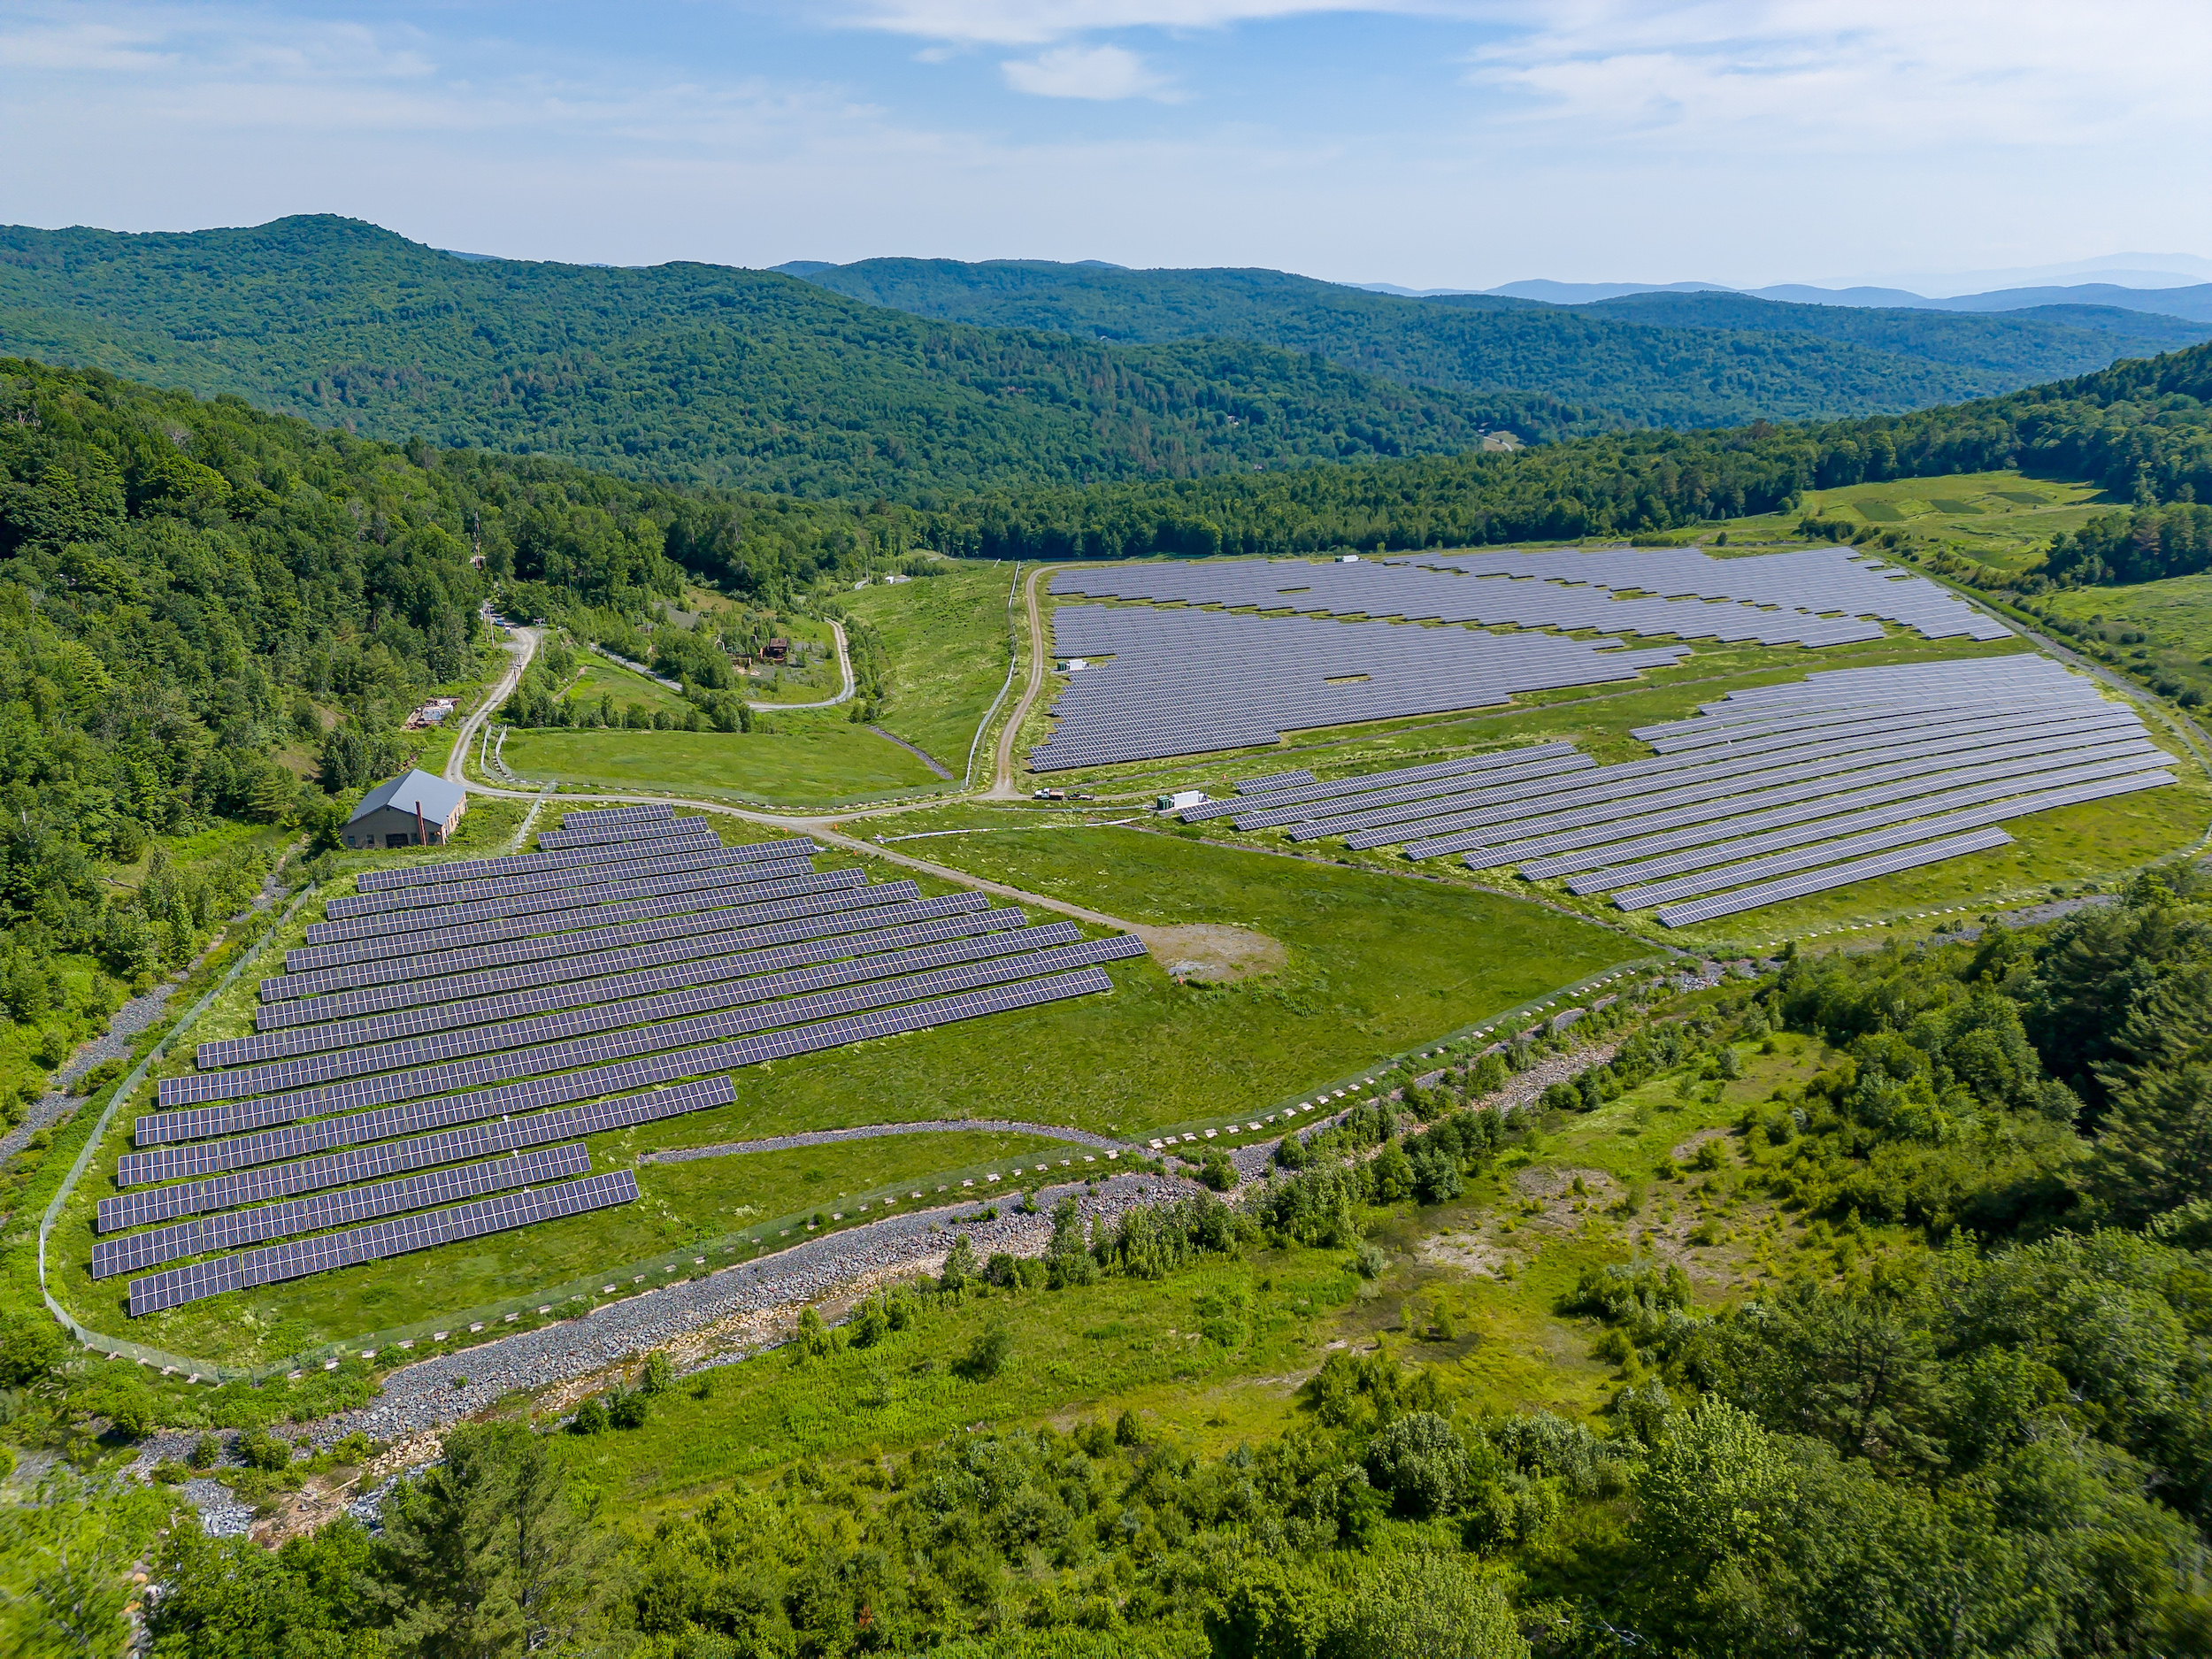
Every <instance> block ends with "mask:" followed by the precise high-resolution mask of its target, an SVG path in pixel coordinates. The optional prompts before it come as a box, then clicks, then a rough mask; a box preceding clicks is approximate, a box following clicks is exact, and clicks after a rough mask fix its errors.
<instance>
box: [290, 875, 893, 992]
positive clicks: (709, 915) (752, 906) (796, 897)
mask: <svg viewBox="0 0 2212 1659" xmlns="http://www.w3.org/2000/svg"><path fill="white" fill-rule="evenodd" d="M917 893H918V888H916V887H915V886H914V884H913V883H912V882H911V881H887V882H885V883H884V884H883V885H882V886H881V887H870V886H869V885H868V877H867V873H866V872H864V871H860V870H825V871H822V872H819V873H818V874H815V875H810V876H800V877H797V878H795V879H793V880H790V881H786V882H780V883H778V884H777V885H776V886H775V887H773V888H769V887H749V888H746V889H744V890H743V891H742V892H741V893H740V894H739V895H738V896H740V897H741V898H743V899H744V900H745V901H746V902H745V903H743V904H733V905H728V906H725V907H719V908H712V907H710V908H708V909H704V910H702V909H700V908H699V907H698V906H697V905H696V904H695V903H694V902H692V901H691V899H690V898H688V897H680V898H676V899H657V900H653V901H650V902H648V903H646V904H645V905H644V906H642V907H641V913H640V914H637V915H634V916H618V917H611V918H606V919H605V920H602V919H601V918H598V917H596V916H595V917H593V918H592V923H593V926H590V927H588V928H585V927H579V928H576V929H573V930H572V931H570V932H568V933H539V934H518V935H511V936H510V937H507V938H504V939H500V940H495V941H493V942H491V943H488V944H484V945H478V946H474V947H465V945H464V944H463V942H462V941H449V944H450V946H451V948H449V949H440V950H435V951H432V952H430V953H428V954H426V955H421V956H384V957H381V958H380V959H377V960H373V961H366V962H357V963H347V964H341V965H339V966H335V967H331V968H325V969H320V970H314V969H310V970H308V971H306V972H298V973H283V974H279V975H278V976H277V977H276V978H274V979H264V980H262V982H261V995H262V998H263V1000H264V1001H265V1002H288V1001H290V1000H292V999H295V998H301V997H319V996H324V995H329V994H331V993H333V992H341V991H350V990H356V989H367V988H371V987H378V986H385V985H391V984H396V983H397V984H403V983H406V982H408V981H411V980H416V979H437V978H441V977H444V976H447V975H451V974H457V973H470V972H477V971H479V970H481V969H485V968H492V967H505V966H517V965H519V964H524V963H531V962H549V961H552V960H554V959H556V958H557V957H561V956H581V955H584V954H586V953H588V952H594V951H601V950H607V949H615V948H617V947H619V946H623V945H629V944H642V943H646V942H649V941H654V940H662V939H680V938H688V937H690V936H692V935H694V934H710V933H726V932H729V931H732V930H735V929H741V928H744V927H748V926H756V925H759V924H764V923H768V922H782V921H791V920H797V919H800V918H806V917H814V916H831V915H835V914H837V913H839V912H841V911H846V910H868V909H872V908H874V907H876V906H878V905H881V904H890V903H897V902H907V901H911V900H913V899H914V897H915V895H916V894H917ZM623 908H624V909H625V910H635V909H639V908H640V907H632V906H624V907H623ZM871 925H872V924H871Z"/></svg>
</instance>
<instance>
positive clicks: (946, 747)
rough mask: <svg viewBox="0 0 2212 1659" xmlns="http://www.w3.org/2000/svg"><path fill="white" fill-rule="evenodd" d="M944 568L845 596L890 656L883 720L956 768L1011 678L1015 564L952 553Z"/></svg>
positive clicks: (964, 759)
mask: <svg viewBox="0 0 2212 1659" xmlns="http://www.w3.org/2000/svg"><path fill="white" fill-rule="evenodd" d="M941 568H942V572H943V573H941V574H940V575H936V576H926V577H922V578H919V579H918V580H914V581H908V582H900V583H898V584H896V585H895V586H887V585H886V584H884V583H882V582H876V583H873V584H872V585H870V586H869V587H867V588H862V589H861V590H860V591H859V592H857V593H853V594H848V595H844V596H843V603H845V605H846V606H847V608H848V609H849V610H850V611H852V613H853V615H854V616H855V617H856V618H859V619H860V620H862V621H864V622H865V623H867V624H868V626H871V627H872V628H873V629H875V631H876V632H877V634H879V635H880V636H881V638H882V641H883V645H884V649H885V651H886V652H887V655H888V656H889V657H890V682H891V697H890V701H889V703H888V704H887V706H886V707H885V709H884V712H883V718H882V719H881V720H880V721H879V724H880V725H881V726H883V728H884V730H886V731H887V732H895V733H898V734H899V735H900V736H901V737H902V738H904V739H905V740H906V741H908V742H910V743H912V744H914V745H916V746H917V747H918V748H919V749H925V750H926V751H927V752H928V753H930V754H932V755H934V756H935V757H937V758H938V760H939V761H941V762H942V763H943V764H944V765H945V766H946V768H947V769H948V770H949V771H951V772H954V773H956V774H957V773H958V772H960V770H961V769H962V767H963V766H964V765H965V764H966V763H967V757H968V749H969V745H970V744H971V743H972V742H973V741H974V740H975V730H976V726H977V725H978V724H979V722H980V721H981V720H982V718H983V716H984V713H985V711H986V710H988V709H989V708H990V706H991V702H992V699H994V698H995V697H996V696H997V695H998V694H999V687H1001V686H1002V685H1004V684H1005V683H1006V637H1007V624H1006V617H1007V612H1006V594H1007V589H1008V588H1009V587H1010V586H1011V585H1012V582H1013V580H1014V567H1013V566H1012V565H997V564H989V563H985V562H982V561H979V560H947V561H945V562H944V563H943V565H942V567H941Z"/></svg>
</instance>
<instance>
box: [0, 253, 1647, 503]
mask: <svg viewBox="0 0 2212 1659" xmlns="http://www.w3.org/2000/svg"><path fill="white" fill-rule="evenodd" d="M0 355H17V356H23V357H35V358H39V359H42V360H45V361H48V362H52V363H57V364H65V365H86V366H92V367H97V368H102V369H105V370H107V371H109V372H111V373H117V374H122V375H126V376H129V377H131V378H133V379H136V380H147V381H151V382H153V383H155V384H157V385H164V386H171V387H180V388H187V389H189V390H191V391H194V392H196V393H197V394H199V395H200V396H215V395H219V394H223V393H230V394H234V395H236V396H241V397H243V398H245V399H247V400H248V401H249V402H250V403H254V404H257V406H259V407H262V408H264V409H269V410H273V411H278V412H281V413H288V414H297V415H302V416H304V417H306V418H308V419H312V420H315V421H318V422H319V423H321V424H323V425H326V426H348V427H350V428H352V429H354V430H357V431H359V432H361V433H363V434H367V435H371V436H376V437H381V438H386V439H389V440H393V441H400V442H403V441H406V440H408V439H410V438H412V437H416V436H421V437H424V438H426V439H428V440H429V441H431V442H434V443H436V444H440V445H452V446H472V447H477V448H481V449H491V450H495V451H500V452H504V453H509V454H518V453H519V454H538V453H545V454H557V455H562V456H565V457H569V458H571V459H573V460H579V461H582V462H585V463H587V464H588V465H594V466H598V467H602V468H604V469H606V470H608V471H610V472H619V473H624V474H626V475H629V476H632V477H638V478H644V479H650V480H661V481H665V482H671V483H681V484H713V485H724V486H730V487H742V488H757V489H768V490H776V491H781V492H786V493H789V494H795V495H810V496H828V495H833V496H858V497H861V498H863V499H866V498H869V497H872V496H882V497H886V498H891V499H904V500H920V499H926V498H927V497H928V496H929V495H931V494H932V493H933V492H941V491H948V490H961V489H970V488H985V487H989V486H991V485H994V484H995V485H1002V486H1031V485H1037V484H1044V483H1050V482H1055V481H1057V482H1062V483H1068V484H1081V483H1084V482H1086V481H1088V480H1103V479H1114V478H1124V477H1171V478H1172V477H1186V476H1194V475H1197V474H1201V473H1204V472H1218V471H1248V470H1251V469H1254V468H1262V467H1279V466H1284V465H1300V464H1303V463H1308V462H1312V461H1320V460H1354V459H1361V458H1369V457H1388V456H1402V455H1417V454H1435V453H1452V452H1456V451H1460V450H1464V449H1471V448H1474V447H1476V446H1478V445H1479V444H1480V443H1481V442H1482V441H1483V438H1484V435H1485V434H1486V433H1487V432H1489V431H1491V430H1493V429H1494V428H1496V427H1501V426H1503V427H1509V428H1511V429H1512V430H1514V431H1515V432H1517V433H1520V434H1524V435H1525V436H1528V437H1531V438H1541V437H1554V436H1560V435H1563V434H1571V433H1574V432H1578V431H1586V430H1598V429H1601V428H1602V427H1604V426H1608V425H1611V424H1617V419H1618V418H1617V417H1615V416H1611V415H1609V414H1605V413H1602V412H1593V411H1582V410H1579V409H1576V408H1573V407H1571V406H1569V405H1567V404H1564V403H1561V402H1559V401H1558V400H1556V399H1553V398H1548V397H1546V396H1542V395H1534V396H1526V395H1521V394H1517V393H1514V394H1506V393H1502V394H1500V395H1498V396H1481V397H1478V396H1466V395H1463V394H1460V393H1457V392H1454V391H1450V390H1446V389H1439V388H1416V387H1412V386H1409V385H1407V384H1405V383H1403V382H1401V381H1396V380H1381V379H1379V378H1378V377H1375V376H1373V375H1370V374H1364V373H1360V372H1358V371H1356V370H1353V369H1348V368H1346V367H1342V366H1340V365H1337V364H1334V363H1332V362H1327V361H1325V360H1322V359H1320V358H1317V357H1311V356H1309V355H1305V354H1302V353H1294V352H1289V351H1285V350H1280V349H1271V348H1269V347H1265V346H1261V345H1256V344H1249V343H1246V342H1240V341H1233V340H1221V339H1209V340H1202V341H1187V342H1171V343H1165V344H1159V345H1150V344H1135V345H1128V346H1109V345H1102V344H1100V343H1099V342H1095V341H1082V340H1078V339H1073V338H1071V337H1070V336H1069V335H1067V334H1064V333H1050V334H1047V333H1039V332H1033V331H1022V330H1013V329H993V328H982V327H974V326H968V325H964V324H961V323H956V322H933V321H927V320H925V319H918V318H916V317H912V316H910V315H907V314H905V313H902V312H900V311H892V310H886V309H883V308H880V307H877V306H872V305H868V304H864V303H861V302H858V301H856V300H852V299H848V298H846V297H844V296H841V295H838V294H835V293H832V292H829V291H827V290H826V289H824V288H820V287H817V286H813V285H810V284H809V283H806V282H803V281H799V280H794V279H793V278H790V277H787V276H781V275H778V274H775V273H770V272H761V271H746V270H740V269H736V268H733V267H729V266H722V265H687V264H678V265H656V266H652V267H649V268H644V269H615V268H608V267H604V266H587V265H554V264H545V263H537V262H529V261H521V260H501V259H485V258H472V257H460V256H454V255H449V254H445V253H441V252H439V251H438V250H435V249H432V248H426V247H424V246H422V245H421V244H419V243H416V242H408V241H406V240H405V239H404V238H403V237H400V236H397V235H395V234H392V233H391V232H389V231H386V230H382V229H380V228H378V227H375V226H373V225H367V224H364V223H362V222H360V221H358V220H355V219H338V218H334V217H330V216H306V217H300V218H294V219H279V220H276V221H274V222H273V223H271V224H268V225H263V226H258V227H251V228H249V229H240V230H220V231H201V232H192V233H187V234H158V235H120V234H115V233H111V232H107V231H98V230H86V229H72V230H64V231H44V230H34V229H28V228H24V227H11V228H4V229H0Z"/></svg>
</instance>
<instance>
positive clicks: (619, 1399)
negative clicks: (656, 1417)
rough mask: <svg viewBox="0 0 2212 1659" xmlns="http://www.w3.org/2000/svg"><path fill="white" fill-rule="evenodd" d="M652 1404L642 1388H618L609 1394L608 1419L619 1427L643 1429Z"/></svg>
mask: <svg viewBox="0 0 2212 1659" xmlns="http://www.w3.org/2000/svg"><path fill="white" fill-rule="evenodd" d="M652 1404H653V1402H651V1401H650V1400H649V1399H648V1398H647V1397H646V1394H645V1391H644V1390H643V1389H641V1388H618V1389H616V1390H615V1391H614V1393H612V1394H610V1395H608V1396H607V1421H608V1422H609V1423H610V1424H611V1425H613V1426H614V1427H616V1428H618V1429H641V1428H643V1427H644V1426H645V1418H646V1414H647V1413H648V1412H649V1410H650V1409H652Z"/></svg>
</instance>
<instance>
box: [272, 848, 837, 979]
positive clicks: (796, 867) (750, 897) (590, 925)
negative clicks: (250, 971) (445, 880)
mask: <svg viewBox="0 0 2212 1659" xmlns="http://www.w3.org/2000/svg"><path fill="white" fill-rule="evenodd" d="M751 868H752V869H754V870H757V871H760V870H764V871H765V872H766V874H765V875H764V877H763V878H762V879H757V880H756V879H751V878H750V877H749V876H748V875H746V874H745V873H744V872H730V873H729V874H728V875H726V876H724V877H721V878H719V879H718V882H717V884H716V885H713V886H708V887H693V886H689V885H685V880H684V879H683V878H678V884H679V885H680V887H681V889H682V890H681V891H679V892H674V893H664V894H657V895H653V896H651V897H639V898H634V899H626V900H623V901H621V902H610V903H606V904H602V905H600V906H598V907H597V908H596V909H594V910H564V911H556V912H554V913H553V914H552V915H550V916H510V917H499V918H494V919H492V920H489V921H482V922H472V923H469V924H466V925H465V926H454V927H451V928H447V929H442V930H441V932H440V941H441V947H442V949H441V954H442V952H443V951H446V950H451V949H456V948H457V947H461V946H466V945H489V944H496V943H498V942H499V941H502V940H506V939H528V938H531V937H534V936H537V935H544V934H549V933H568V934H570V936H571V937H572V939H574V940H575V941H577V943H576V945H575V947H574V948H575V949H583V950H589V949H596V948H597V947H596V945H595V942H594V941H592V940H590V939H589V938H588V930H591V929H595V928H600V927H609V926H614V925H615V924H617V923H619V922H632V921H641V920H643V919H644V918H647V917H649V916H669V915H673V914H675V913H677V912H679V911H682V910H726V909H728V908H731V907H733V906H735V905H739V904H760V903H766V902H769V901H771V900H773V899H779V898H787V897H795V896H797V895H800V894H802V893H816V892H819V891H821V890H822V888H823V887H829V886H834V885H836V882H835V881H834V880H833V878H835V877H838V876H843V877H845V878H846V879H847V880H848V881H849V883H850V884H852V885H858V884H859V883H861V882H864V881H865V880H866V879H867V876H866V875H865V874H864V872H858V871H851V872H846V871H826V872H818V873H815V874H794V875H777V874H776V873H775V872H778V871H780V870H792V871H803V870H805V868H806V864H805V862H804V861H803V860H802V861H801V862H799V863H798V864H788V865H775V864H771V865H766V866H762V865H754V866H752V867H751ZM427 942H428V941H425V940H422V939H419V938H418V939H416V940H414V941H413V942H412V943H409V942H406V941H404V940H402V941H393V940H388V939H349V940H345V941H342V942H340V943H337V944H331V945H311V946H306V947H303V948H302V949H297V950H288V951H286V952H285V953H284V965H285V968H286V969H287V971H288V972H294V973H297V972H305V971H306V970H308V969H311V968H337V967H344V966H347V965H349V964H353V963H366V962H375V961H378V960H380V959H383V958H386V957H389V956H391V955H393V953H394V952H396V951H403V950H418V951H419V950H420V949H422V948H423V946H424V945H425V944H426V943H427ZM356 982H362V983H365V981H356Z"/></svg>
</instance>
